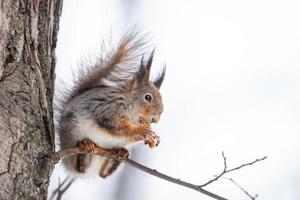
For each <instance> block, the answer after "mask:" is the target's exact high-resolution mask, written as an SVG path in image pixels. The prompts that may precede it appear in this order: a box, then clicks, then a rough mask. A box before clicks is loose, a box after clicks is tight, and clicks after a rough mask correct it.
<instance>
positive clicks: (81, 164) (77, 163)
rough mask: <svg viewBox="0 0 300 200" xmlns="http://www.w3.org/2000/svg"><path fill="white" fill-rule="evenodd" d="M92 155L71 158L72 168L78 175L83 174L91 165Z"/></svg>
mask: <svg viewBox="0 0 300 200" xmlns="http://www.w3.org/2000/svg"><path fill="white" fill-rule="evenodd" d="M91 161H92V155H91V154H80V155H76V156H73V158H72V167H73V169H74V170H76V171H77V172H79V173H84V172H86V170H87V169H88V168H89V166H90V165H91Z"/></svg>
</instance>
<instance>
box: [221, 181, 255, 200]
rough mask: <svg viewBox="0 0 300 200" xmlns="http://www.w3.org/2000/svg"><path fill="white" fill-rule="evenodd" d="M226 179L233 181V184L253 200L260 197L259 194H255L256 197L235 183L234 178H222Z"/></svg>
mask: <svg viewBox="0 0 300 200" xmlns="http://www.w3.org/2000/svg"><path fill="white" fill-rule="evenodd" d="M222 178H224V179H227V180H229V181H231V182H232V183H233V184H235V185H236V186H237V187H238V188H240V189H241V190H242V191H243V192H244V193H245V194H246V195H247V196H248V197H249V198H250V199H251V200H256V198H257V197H258V194H255V195H254V196H252V195H251V194H250V193H249V192H248V191H247V190H245V189H244V188H243V187H242V186H241V185H240V184H238V183H237V182H235V181H234V180H233V179H232V178H227V177H222Z"/></svg>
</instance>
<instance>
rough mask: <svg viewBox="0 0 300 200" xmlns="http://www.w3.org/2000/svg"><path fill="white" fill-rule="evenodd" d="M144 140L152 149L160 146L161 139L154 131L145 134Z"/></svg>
mask: <svg viewBox="0 0 300 200" xmlns="http://www.w3.org/2000/svg"><path fill="white" fill-rule="evenodd" d="M143 140H144V142H145V144H147V145H148V146H149V147H150V148H151V149H152V148H154V147H156V146H158V144H159V142H160V137H159V136H158V135H156V134H155V133H154V132H153V131H152V130H150V129H149V130H148V131H147V132H145V133H144V134H143Z"/></svg>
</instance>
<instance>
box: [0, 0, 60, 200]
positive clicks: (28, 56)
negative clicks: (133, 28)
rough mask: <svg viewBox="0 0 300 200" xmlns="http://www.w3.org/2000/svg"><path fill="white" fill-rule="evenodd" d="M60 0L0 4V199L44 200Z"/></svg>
mask: <svg viewBox="0 0 300 200" xmlns="http://www.w3.org/2000/svg"><path fill="white" fill-rule="evenodd" d="M61 8H62V0H1V1H0V200H7V199H18V200H19V199H39V200H40V199H47V188H48V182H49V177H50V175H51V172H52V169H53V164H51V163H50V162H49V159H48V158H49V155H50V154H51V152H53V151H54V126H53V119H52V116H53V109H52V98H53V92H54V76H55V74H54V67H55V55H54V50H55V46H56V36H57V31H58V21H59V16H60V13H61Z"/></svg>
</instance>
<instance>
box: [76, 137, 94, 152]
mask: <svg viewBox="0 0 300 200" xmlns="http://www.w3.org/2000/svg"><path fill="white" fill-rule="evenodd" d="M78 146H79V148H80V149H83V150H85V151H87V152H92V151H93V150H94V149H95V147H96V144H95V143H94V142H92V141H91V140H90V139H84V140H82V141H80V142H78Z"/></svg>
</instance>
